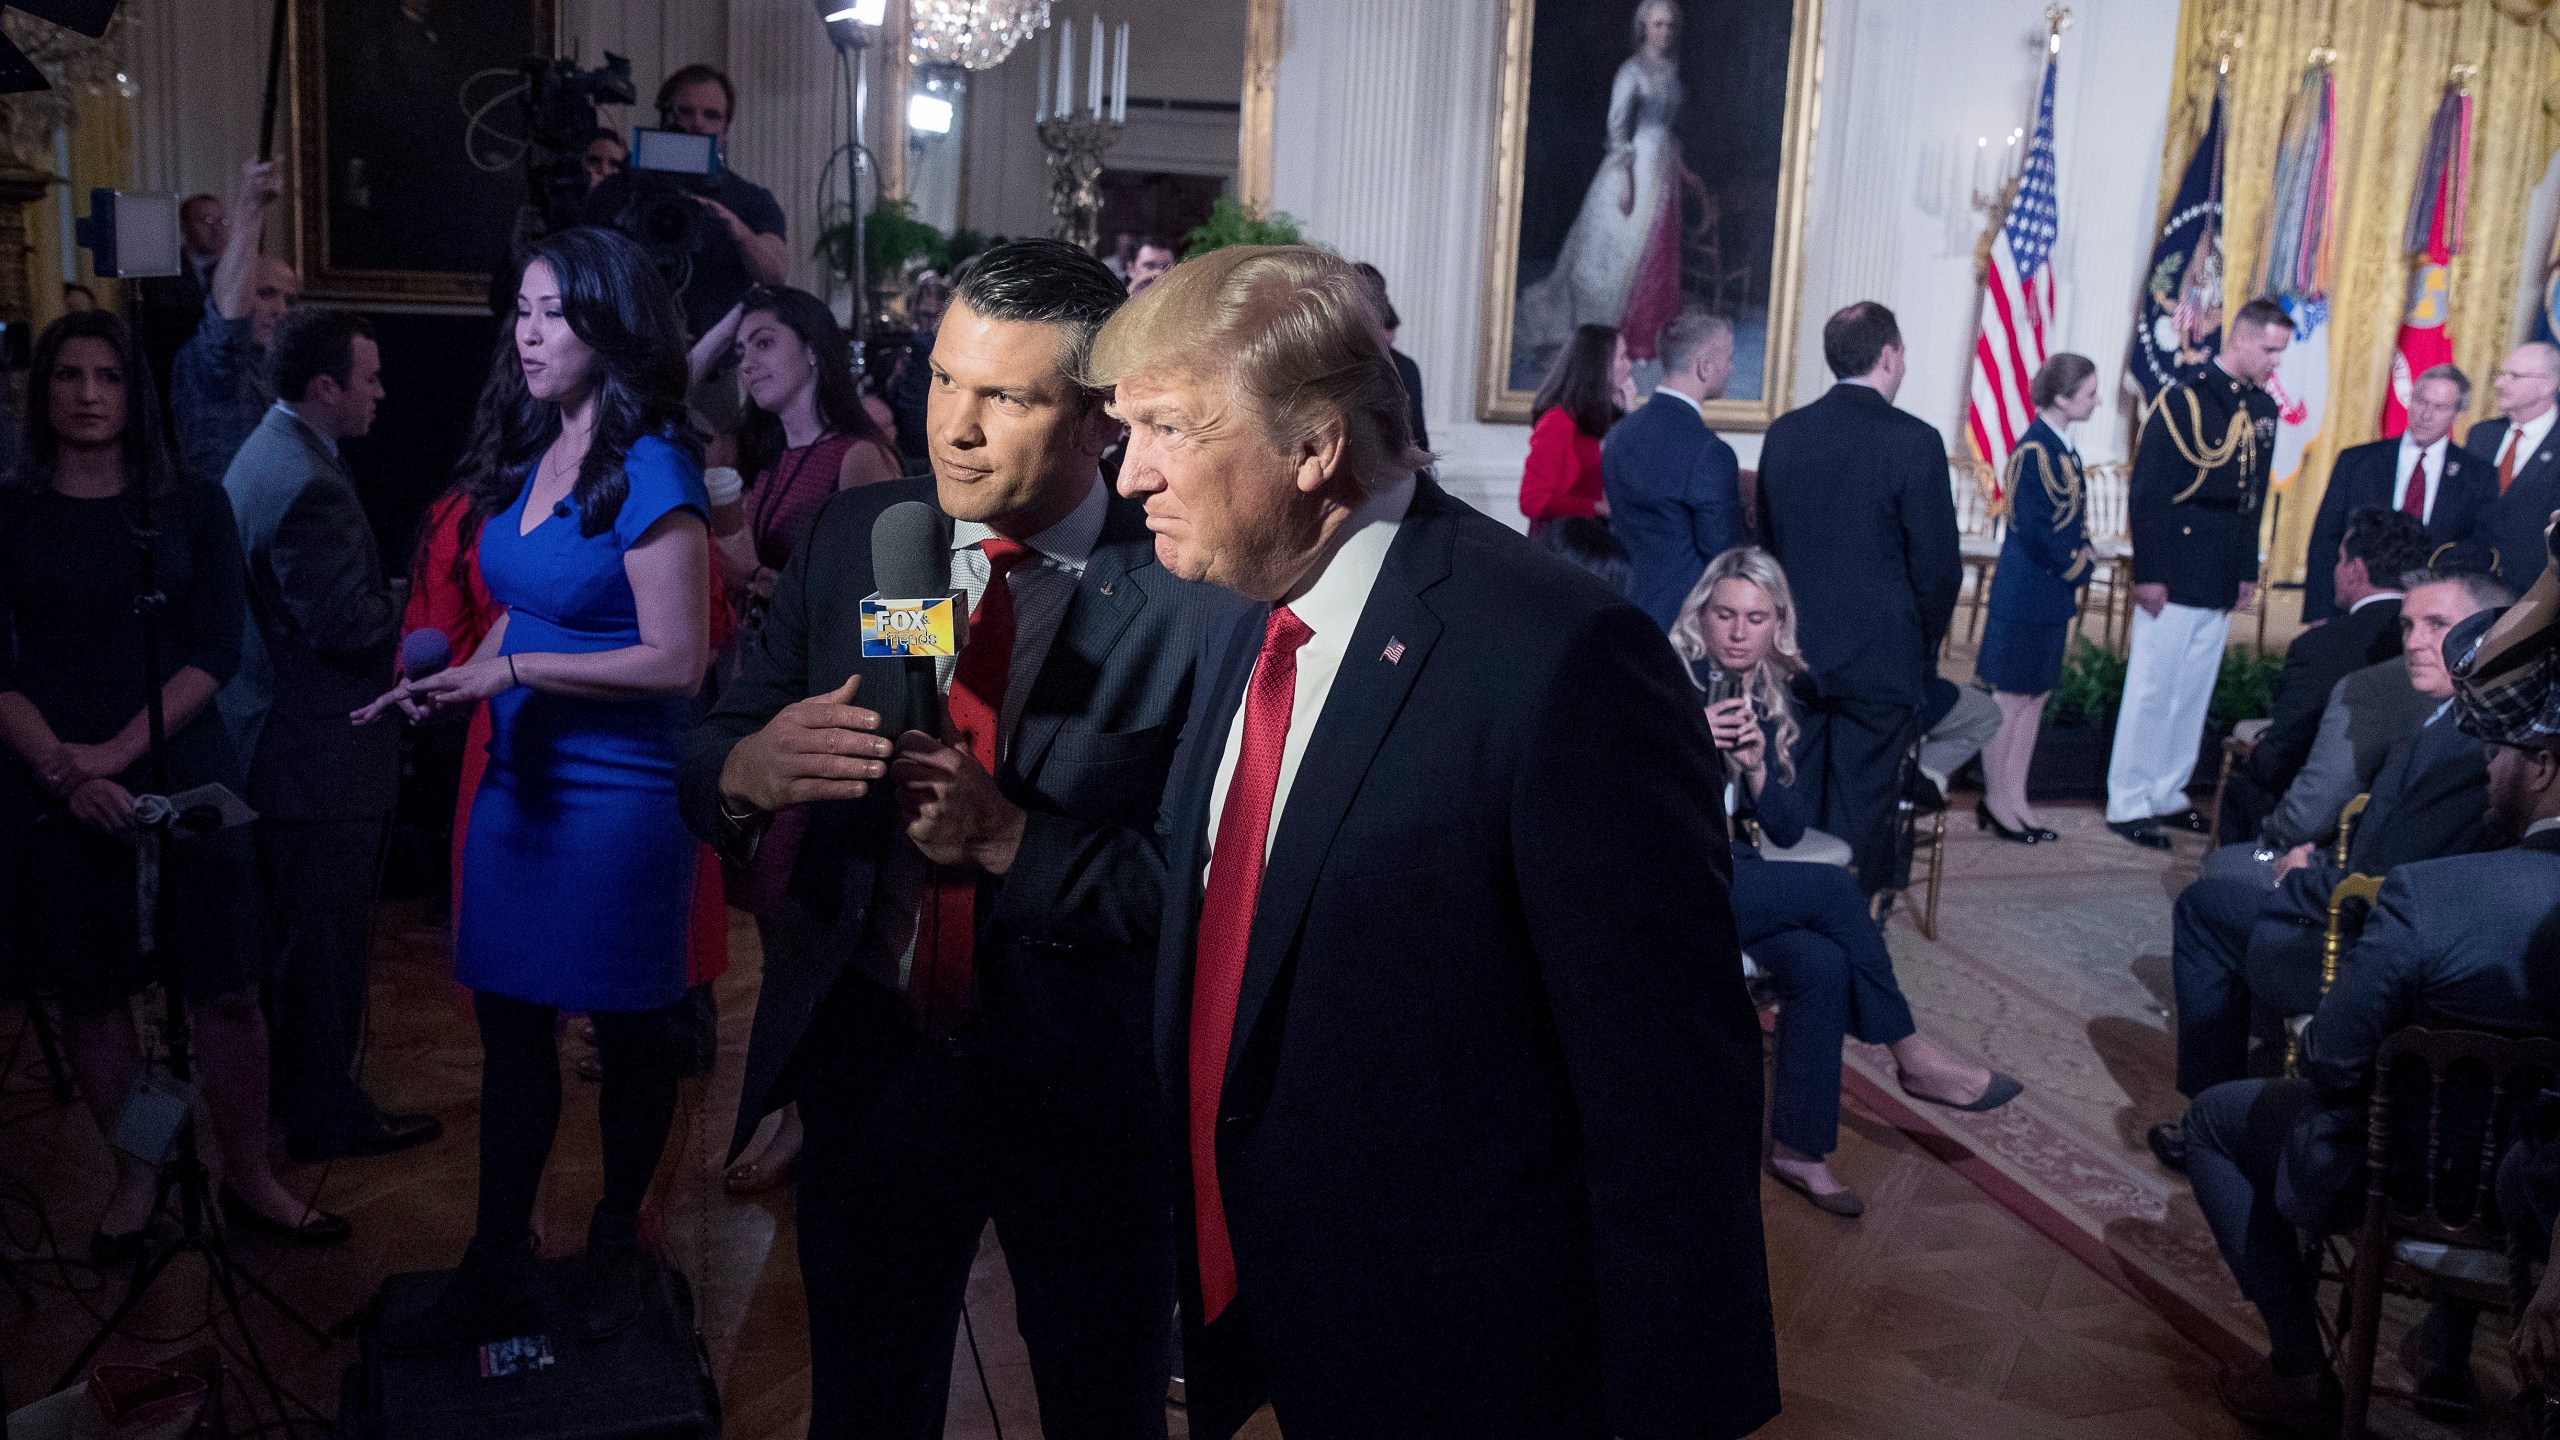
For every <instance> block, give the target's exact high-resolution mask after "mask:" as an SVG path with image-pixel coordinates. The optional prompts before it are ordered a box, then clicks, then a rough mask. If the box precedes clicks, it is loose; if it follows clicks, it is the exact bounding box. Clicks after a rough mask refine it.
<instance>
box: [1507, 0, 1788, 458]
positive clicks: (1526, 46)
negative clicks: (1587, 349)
mask: <svg viewBox="0 0 2560 1440" xmlns="http://www.w3.org/2000/svg"><path fill="white" fill-rule="evenodd" d="M1548 3H1549V4H1550V5H1553V6H1555V7H1557V11H1558V12H1559V13H1560V14H1562V15H1566V16H1571V17H1573V19H1574V21H1575V22H1576V23H1580V22H1583V21H1585V20H1587V19H1588V16H1589V12H1588V11H1587V10H1586V9H1585V8H1584V7H1583V6H1582V5H1581V4H1580V3H1579V0H1548ZM1701 3H1702V0H1689V6H1688V7H1687V8H1693V9H1694V8H1698V7H1699V6H1700V5H1701ZM1709 3H1712V0H1709ZM1726 3H1728V4H1758V5H1765V6H1768V7H1771V8H1772V10H1773V11H1776V10H1783V11H1784V12H1785V13H1786V14H1787V16H1788V36H1787V58H1786V83H1785V89H1784V99H1783V102H1782V116H1783V119H1782V131H1781V139H1780V142H1779V146H1778V155H1777V168H1776V175H1775V185H1774V191H1773V194H1772V196H1771V207H1770V211H1764V212H1763V214H1764V215H1765V218H1767V220H1768V221H1769V222H1770V224H1769V234H1770V241H1769V244H1768V246H1767V247H1766V249H1767V253H1766V255H1765V257H1757V256H1755V257H1750V259H1749V261H1748V263H1759V262H1760V260H1761V259H1762V258H1765V264H1766V267H1767V268H1766V276H1767V280H1766V285H1765V292H1764V293H1765V298H1764V299H1762V300H1761V301H1760V302H1759V306H1758V308H1759V310H1760V315H1759V317H1758V319H1757V322H1756V324H1751V323H1745V324H1738V325H1737V329H1738V330H1740V331H1742V332H1743V333H1742V334H1741V335H1739V336H1738V337H1737V338H1738V339H1741V340H1742V341H1743V343H1744V344H1745V345H1746V346H1756V349H1757V360H1758V364H1757V374H1758V376H1759V381H1758V384H1757V390H1758V394H1757V395H1756V396H1753V397H1750V398H1728V399H1717V400H1710V401H1708V402H1707V403H1706V407H1705V410H1706V418H1707V423H1708V424H1710V425H1713V426H1715V427H1716V428H1718V429H1721V430H1765V429H1767V428H1768V425H1769V422H1770V421H1772V420H1774V419H1776V418H1777V417H1778V416H1779V415H1781V414H1783V413H1785V412H1786V410H1787V408H1788V403H1789V391H1790V389H1791V381H1792V379H1793V371H1794V366H1795V348H1796V347H1795V339H1796V330H1797V322H1798V308H1799V303H1800V300H1801V296H1800V293H1799V292H1800V291H1801V289H1802V281H1803V274H1804V203H1805V192H1806V189H1807V187H1808V177H1809V173H1810V171H1811V169H1812V160H1813V135H1814V127H1815V122H1816V119H1817V116H1818V107H1819V98H1820V96H1819V92H1820V88H1821V63H1822V61H1821V44H1822V0H1726ZM1538 5H1539V0H1504V6H1503V37H1502V72H1501V74H1502V78H1501V90H1500V94H1499V101H1498V103H1499V107H1500V108H1499V111H1498V113H1497V116H1496V123H1495V127H1494V146H1493V176H1492V184H1491V186H1490V187H1489V203H1488V216H1487V224H1486V230H1487V239H1486V245H1485V273H1484V325H1483V348H1482V351H1481V353H1480V354H1479V356H1478V362H1477V400H1476V413H1477V416H1478V418H1480V419H1483V420H1487V421H1493V422H1500V423H1511V424H1520V423H1525V422H1527V420H1528V419H1529V404H1530V401H1531V399H1532V398H1533V396H1534V395H1535V393H1536V392H1535V385H1536V380H1535V379H1534V378H1530V377H1529V375H1528V373H1527V371H1528V369H1529V368H1530V367H1529V363H1528V362H1529V358H1530V357H1529V356H1528V355H1526V354H1517V355H1516V354H1515V353H1514V344H1513V342H1514V337H1515V328H1514V327H1515V322H1516V320H1517V318H1518V316H1517V311H1518V308H1519V298H1520V295H1521V292H1522V290H1523V288H1524V287H1523V285H1522V283H1521V249H1522V241H1521V231H1522V222H1523V215H1522V207H1523V205H1524V203H1530V201H1529V197H1527V196H1525V195H1524V189H1525V186H1526V172H1527V168H1528V164H1527V162H1528V155H1529V118H1530V117H1529V111H1530V103H1531V92H1532V82H1533V79H1534V78H1536V75H1535V71H1534V67H1535V66H1536V64H1537V58H1538V57H1537V56H1536V54H1535V53H1534V46H1533V43H1532V42H1533V41H1534V40H1535V39H1536V38H1537V33H1538V24H1537V14H1538ZM1622 8H1627V9H1635V8H1640V7H1621V6H1617V5H1611V6H1609V7H1607V9H1608V12H1609V13H1610V15H1611V16H1612V17H1615V16H1617V14H1618V13H1619V12H1620V10H1621V9H1622ZM1774 18H1775V16H1774V14H1773V15H1772V16H1771V17H1770V19H1771V21H1772V23H1774ZM1684 22H1685V17H1684ZM1590 23H1591V24H1593V25H1595V26H1596V25H1597V24H1598V23H1600V22H1598V21H1596V20H1594V21H1590ZM1607 23H1608V24H1609V25H1610V26H1611V27H1612V29H1613V31H1614V30H1616V29H1617V27H1620V26H1622V25H1624V24H1626V23H1627V22H1626V21H1622V20H1620V19H1617V18H1612V19H1611V20H1609V21H1608V22H1607ZM1577 38H1579V37H1577ZM1613 73H1614V72H1613ZM1599 84H1600V88H1601V93H1603V94H1606V93H1607V90H1608V86H1609V79H1608V77H1607V76H1606V75H1603V76H1600V77H1599ZM1764 113H1765V112H1764ZM1762 153H1763V154H1765V151H1764V152H1762ZM1683 168H1684V170H1685V169H1686V165H1685V161H1684V165H1683ZM1630 174H1631V175H1632V171H1631V172H1630ZM1691 178H1694V176H1692V177H1691ZM1591 183H1596V180H1594V181H1588V182H1582V183H1578V184H1577V185H1576V187H1575V188H1576V191H1577V193H1576V195H1575V196H1574V197H1573V198H1574V200H1576V201H1579V200H1580V199H1581V198H1582V197H1581V195H1580V194H1579V191H1580V190H1581V189H1582V188H1583V186H1584V184H1591ZM1561 198H1562V196H1561V194H1560V193H1559V192H1554V191H1552V190H1551V191H1550V193H1548V194H1545V195H1542V196H1540V197H1537V200H1538V203H1542V204H1553V203H1556V202H1557V201H1558V200H1559V199H1561ZM1687 199H1688V192H1687V190H1685V189H1684V193H1683V195H1682V196H1681V197H1680V198H1678V199H1675V200H1674V201H1673V202H1672V203H1673V204H1674V205H1675V206H1678V205H1684V204H1685V203H1686V201H1687ZM1771 212H1773V213H1771ZM1545 218H1546V219H1547V223H1548V224H1549V226H1550V228H1552V219H1553V217H1552V216H1548V217H1545ZM1750 218H1753V219H1758V218H1761V217H1759V216H1753V217H1750ZM1665 223H1668V222H1665ZM1682 223H1683V226H1684V231H1685V228H1686V222H1685V220H1684V221H1683V222H1682ZM1706 223H1708V224H1710V225H1712V224H1714V223H1715V222H1713V221H1709V222H1706ZM1719 254H1720V242H1719ZM1683 258H1684V260H1685V259H1686V253H1685V251H1684V256H1683ZM1718 263H1719V265H1721V260H1719V262H1718ZM1746 268H1747V266H1746ZM1742 287H1743V288H1742V290H1741V291H1740V292H1739V293H1740V294H1741V296H1742V298H1743V300H1744V303H1743V304H1741V305H1738V306H1735V307H1733V308H1735V309H1737V310H1741V311H1743V312H1745V315H1744V318H1745V320H1746V321H1747V320H1748V319H1749V316H1748V311H1749V310H1750V309H1751V308H1752V306H1751V304H1750V303H1749V300H1750V294H1751V292H1752V290H1753V289H1755V288H1760V287H1755V286H1754V285H1753V283H1752V277H1750V276H1748V275H1747V274H1744V275H1743V276H1742ZM1682 290H1683V294H1684V295H1686V294H1689V293H1691V291H1690V286H1689V276H1688V269H1687V266H1686V265H1685V264H1684V266H1683V278H1682ZM1718 290H1719V299H1721V298H1722V290H1723V282H1722V281H1719V282H1718ZM1755 331H1756V335H1755V333H1754V332H1755ZM1751 358H1752V357H1751V356H1750V355H1749V354H1746V355H1745V356H1744V357H1743V359H1744V360H1745V362H1746V363H1747V362H1748V361H1749V360H1750V359H1751ZM1524 381H1525V383H1524Z"/></svg>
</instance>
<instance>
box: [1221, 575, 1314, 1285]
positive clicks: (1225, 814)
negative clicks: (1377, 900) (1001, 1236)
mask: <svg viewBox="0 0 2560 1440" xmlns="http://www.w3.org/2000/svg"><path fill="white" fill-rule="evenodd" d="M1314 634H1315V632H1314V631H1312V630H1310V629H1308V628H1307V626H1306V622H1305V621H1303V620H1300V619H1299V618H1298V617H1297V616H1295V615H1293V614H1291V613H1289V608H1288V607H1287V606H1285V605H1284V606H1282V607H1280V608H1279V609H1277V610H1274V611H1272V612H1271V623H1270V624H1269V625H1268V626H1267V627H1265V629H1264V630H1263V632H1262V659H1261V660H1260V662H1259V663H1257V664H1256V665H1255V666H1254V670H1253V684H1252V686H1251V688H1250V689H1248V690H1247V691H1246V692H1245V700H1244V744H1243V746H1242V747H1241V748H1240V749H1239V750H1238V751H1237V752H1236V769H1235V774H1234V776H1233V777H1232V778H1231V779H1229V780H1228V782H1227V803H1226V808H1225V809H1224V810H1222V811H1220V812H1219V815H1218V845H1217V848H1216V849H1215V850H1213V851H1211V852H1210V857H1209V883H1208V887H1207V891H1206V893H1205V894H1204V895H1203V897H1202V899H1201V904H1200V947H1199V959H1198V961H1197V963H1196V964H1195V966H1194V967H1193V970H1192V977H1191V1195H1192V1201H1193V1207H1194V1210H1195V1212H1196V1215H1197V1220H1198V1224H1199V1234H1200V1309H1201V1315H1200V1323H1201V1324H1203V1325H1206V1324H1208V1323H1209V1322H1210V1321H1212V1320H1215V1319H1217V1318H1218V1313H1219V1312H1220V1311H1222V1310H1224V1309H1226V1308H1227V1302H1228V1301H1230V1300H1233V1299H1234V1298H1236V1257H1235V1250H1234V1249H1233V1247H1231V1246H1230V1245H1229V1244H1228V1243H1227V1212H1226V1207H1225V1205H1224V1203H1223V1202H1222V1201H1221V1200H1220V1199H1219V1198H1218V1093H1219V1091H1220V1090H1221V1089H1222V1088H1223V1087H1224V1084H1225V1080H1226V1074H1227V1046H1228V1044H1229V1043H1230V1042H1231V1041H1232V1040H1233V1039H1234V1038H1235V1028H1236V996H1237V992H1238V991H1240V990H1242V989H1243V988H1244V957H1245V946H1246V943H1247V942H1248V941H1249V940H1251V939H1252V937H1253V905H1254V901H1255V899H1256V898H1258V897H1259V896H1260V895H1261V893H1262V860H1263V842H1264V841H1265V839H1266V838H1268V837H1269V835H1270V833H1271V801H1272V796H1273V794H1274V793H1275V792H1276V791H1277V790H1278V789H1279V786H1280V752H1281V750H1282V748H1283V747H1284V746H1285V745H1286V744H1287V742H1288V739H1289V710H1290V707H1291V705H1292V704H1293V703H1295V701H1296V700H1297V695H1298V647H1299V646H1301V645H1304V644H1306V643H1307V641H1308V640H1309V639H1310V638H1312V637H1313V636H1314Z"/></svg>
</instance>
